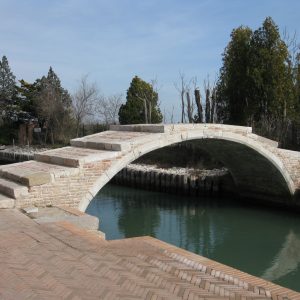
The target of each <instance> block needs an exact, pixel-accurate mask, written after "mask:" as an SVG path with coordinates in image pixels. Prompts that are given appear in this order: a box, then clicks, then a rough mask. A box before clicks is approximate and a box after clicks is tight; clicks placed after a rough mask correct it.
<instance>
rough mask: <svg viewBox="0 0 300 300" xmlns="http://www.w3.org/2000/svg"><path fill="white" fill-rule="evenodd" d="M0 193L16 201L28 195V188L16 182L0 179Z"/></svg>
mask: <svg viewBox="0 0 300 300" xmlns="http://www.w3.org/2000/svg"><path fill="white" fill-rule="evenodd" d="M0 193H2V194H4V195H6V196H8V197H11V198H14V199H17V198H20V197H22V196H27V195H28V188H27V187H26V186H23V185H21V184H18V183H16V182H13V181H10V180H6V179H4V178H0Z"/></svg>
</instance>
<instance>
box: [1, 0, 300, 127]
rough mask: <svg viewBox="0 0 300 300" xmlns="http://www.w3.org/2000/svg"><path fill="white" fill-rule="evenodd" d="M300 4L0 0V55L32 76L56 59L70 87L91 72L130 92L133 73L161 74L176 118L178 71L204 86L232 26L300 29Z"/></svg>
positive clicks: (22, 75) (107, 90)
mask: <svg viewBox="0 0 300 300" xmlns="http://www.w3.org/2000/svg"><path fill="white" fill-rule="evenodd" d="M299 11H300V1H299V0H285V1H282V0H280V1H277V0H251V1H245V0H210V1H208V0H207V1H205V0H97V1H96V0H26V1H22V0H0V56H1V57H2V55H6V56H7V58H8V61H9V64H10V67H11V69H12V71H13V73H14V74H15V76H16V78H17V79H24V80H26V81H28V82H33V81H35V79H37V78H40V77H41V76H43V75H46V74H47V72H48V69H49V67H50V66H52V67H53V69H54V71H55V72H56V73H57V75H58V76H59V78H60V79H61V82H62V86H63V87H64V88H66V89H68V90H69V92H70V93H72V92H74V91H75V90H76V87H77V86H78V84H79V80H80V78H81V77H82V76H84V75H88V79H89V81H90V82H91V83H92V82H96V83H97V85H98V86H99V88H100V90H101V91H102V93H104V94H105V95H111V94H120V93H121V94H123V97H124V99H125V97H126V91H127V89H128V87H129V85H130V82H131V80H132V78H133V77H134V76H135V75H137V76H139V77H141V78H142V79H143V80H145V81H148V82H150V81H151V80H152V79H155V78H156V79H157V81H158V87H159V97H160V103H161V110H162V112H163V113H164V114H165V116H166V121H168V118H170V116H171V114H172V111H173V107H174V116H175V119H176V118H177V119H179V111H180V100H179V94H178V92H177V90H176V89H175V87H174V83H176V82H177V83H178V82H179V72H182V73H184V74H185V76H186V78H191V77H195V76H196V77H197V80H198V85H199V87H200V89H201V88H202V87H203V81H204V80H205V79H206V78H207V77H208V76H209V78H210V80H211V81H214V79H215V78H217V76H218V73H219V69H220V67H221V65H222V53H223V51H224V48H225V47H226V45H227V43H228V42H229V40H230V33H231V31H232V30H233V29H234V28H237V27H239V26H240V25H245V26H249V27H250V28H252V29H257V28H258V27H260V26H261V24H262V22H263V20H264V19H265V18H266V17H267V16H271V17H272V18H273V20H274V21H275V23H276V24H277V25H278V26H279V29H280V32H283V31H284V30H286V31H287V32H289V33H290V34H291V35H293V34H294V32H296V33H298V34H300V18H299ZM297 36H298V35H297ZM298 41H300V36H298Z"/></svg>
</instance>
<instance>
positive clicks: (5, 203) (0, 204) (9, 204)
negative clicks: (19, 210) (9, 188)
mask: <svg viewBox="0 0 300 300" xmlns="http://www.w3.org/2000/svg"><path fill="white" fill-rule="evenodd" d="M14 207H15V200H14V199H12V198H10V197H7V196H5V195H3V194H0V209H2V208H14Z"/></svg>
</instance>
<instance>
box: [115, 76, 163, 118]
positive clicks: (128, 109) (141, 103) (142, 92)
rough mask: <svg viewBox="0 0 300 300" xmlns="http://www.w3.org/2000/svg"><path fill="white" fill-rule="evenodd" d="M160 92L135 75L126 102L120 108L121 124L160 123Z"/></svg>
mask: <svg viewBox="0 0 300 300" xmlns="http://www.w3.org/2000/svg"><path fill="white" fill-rule="evenodd" d="M161 121H162V114H161V112H160V109H159V106H158V93H157V92H156V91H155V90H154V88H153V85H152V84H150V83H147V82H145V81H144V80H142V79H140V78H139V77H138V76H135V77H134V78H133V79H132V81H131V83H130V87H129V89H128V90H127V97H126V103H125V104H122V105H121V107H120V110H119V122H120V124H142V123H146V124H147V123H160V122H161Z"/></svg>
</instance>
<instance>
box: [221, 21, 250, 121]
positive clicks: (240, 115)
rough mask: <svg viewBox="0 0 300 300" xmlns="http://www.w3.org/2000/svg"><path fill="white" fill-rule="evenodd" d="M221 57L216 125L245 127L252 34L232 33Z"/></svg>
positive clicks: (244, 31) (242, 29)
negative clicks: (225, 124) (220, 123)
mask: <svg viewBox="0 0 300 300" xmlns="http://www.w3.org/2000/svg"><path fill="white" fill-rule="evenodd" d="M230 37H231V41H230V42H229V44H228V45H227V47H226V48H225V51H224V53H223V66H222V68H221V70H220V77H219V80H218V82H217V87H216V88H217V114H218V121H219V122H224V123H229V124H238V125H247V124H248V118H249V114H250V113H249V73H248V70H249V66H250V57H249V52H250V41H251V37H252V30H251V29H250V28H248V27H243V26H241V27H239V28H237V29H234V30H233V31H232V33H231V35H230Z"/></svg>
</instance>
